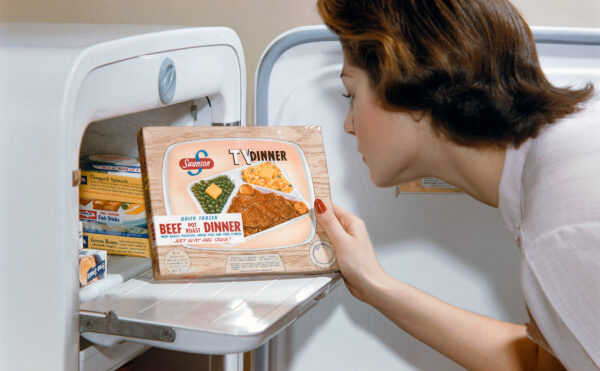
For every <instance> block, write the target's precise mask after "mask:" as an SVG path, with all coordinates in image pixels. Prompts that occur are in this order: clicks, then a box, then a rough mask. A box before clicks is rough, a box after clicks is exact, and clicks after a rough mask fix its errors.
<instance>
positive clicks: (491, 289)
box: [255, 26, 600, 370]
mask: <svg viewBox="0 0 600 371" xmlns="http://www.w3.org/2000/svg"><path fill="white" fill-rule="evenodd" d="M534 33H535V35H536V37H537V38H538V44H539V48H540V54H541V61H542V65H543V66H544V68H546V69H547V72H548V73H549V74H550V79H551V80H552V81H555V82H556V83H558V84H573V83H575V84H582V81H588V80H590V79H591V80H595V81H596V82H597V83H600V80H599V76H598V73H599V71H600V68H599V67H598V66H599V65H600V64H598V60H599V59H600V55H599V54H598V53H599V46H598V44H599V40H600V37H598V33H597V32H596V31H581V32H579V31H577V30H575V31H569V30H564V29H535V31H534ZM342 63H343V55H342V52H341V48H340V46H339V42H338V41H337V38H336V36H335V35H333V34H331V33H330V32H329V31H328V30H327V29H325V28H324V27H322V26H310V27H301V28H298V29H294V30H291V31H289V32H287V33H285V34H283V35H281V36H280V37H279V38H277V39H276V40H275V41H274V42H273V43H271V45H270V46H269V47H268V48H267V50H266V51H265V53H264V54H263V57H262V60H261V64H260V65H259V67H258V70H257V75H256V110H255V115H256V124H257V125H275V126H276V125H281V126H284V125H320V126H322V128H323V136H324V142H325V150H326V156H327V164H328V169H329V176H330V182H331V194H332V199H333V202H335V203H337V204H340V205H341V206H343V207H344V208H346V209H347V210H349V211H351V212H353V213H354V214H356V215H358V216H359V217H361V218H362V219H363V220H364V221H365V222H366V224H367V227H368V229H369V232H370V237H371V239H372V241H373V244H374V246H375V249H376V253H377V255H378V257H379V259H380V261H381V264H382V265H383V266H384V268H385V269H386V271H387V272H388V273H389V274H391V275H392V276H394V277H395V278H397V279H399V280H401V281H404V282H407V283H409V284H411V285H414V286H416V287H418V288H420V289H422V290H424V291H426V292H428V293H431V294H433V295H435V296H437V297H439V298H440V299H442V300H445V301H447V302H449V303H452V304H454V305H457V306H459V307H462V308H465V309H468V310H471V311H475V312H478V313H481V314H484V315H488V316H491V317H494V318H498V319H501V320H506V321H511V322H515V323H524V322H526V320H527V315H526V313H525V307H524V299H523V296H522V293H521V288H520V281H519V263H520V256H519V251H518V248H517V246H516V243H515V242H514V241H513V240H512V239H511V237H510V235H509V234H508V232H507V231H506V230H505V227H504V224H503V221H502V219H501V217H500V215H499V213H498V211H497V210H495V209H493V208H491V207H488V206H486V205H483V204H481V203H479V202H477V201H474V200H473V199H471V198H470V197H468V196H467V195H465V194H400V195H399V196H398V197H396V195H395V190H394V189H391V188H388V189H381V188H377V187H375V186H374V185H373V184H372V183H371V181H370V176H369V171H368V169H367V167H366V165H365V164H364V163H363V162H362V160H361V156H360V154H359V153H358V152H357V151H356V140H355V139H354V137H352V136H350V135H347V134H346V133H344V131H343V127H342V126H343V121H344V119H345V115H346V113H347V110H348V101H347V100H345V99H344V98H343V97H342V94H345V93H346V91H345V89H344V87H343V85H342V84H341V80H340V72H341V68H342ZM271 343H272V348H271V349H272V367H273V368H272V369H274V370H305V369H311V368H315V369H345V370H363V369H419V370H422V369H444V370H452V369H456V370H458V369H460V368H459V367H458V366H456V365H455V364H453V363H452V362H450V361H449V360H447V359H446V358H444V357H443V356H441V355H439V354H438V353H436V352H435V351H432V350H431V349H430V348H428V347H427V346H425V345H423V344H421V343H419V342H418V341H416V340H414V339H412V338H411V337H410V336H408V335H407V334H405V333H404V332H403V331H402V330H400V329H398V328H396V327H395V326H393V324H391V323H390V322H389V321H388V320H387V319H386V318H384V317H383V316H381V315H380V314H379V313H377V312H376V311H375V310H374V309H372V308H370V307H368V306H366V305H364V304H362V303H360V302H358V301H357V300H356V299H354V298H352V297H351V296H350V294H349V293H348V292H347V290H346V289H345V288H343V287H341V288H339V289H338V290H336V291H334V292H332V293H330V294H329V296H328V297H327V298H325V299H324V300H322V301H321V304H320V305H319V306H318V307H316V308H315V309H313V310H312V311H311V312H310V313H308V314H307V315H306V316H304V317H303V318H302V319H301V320H300V321H298V322H297V323H295V324H293V325H292V326H291V327H290V328H288V329H287V330H285V331H284V332H283V333H281V334H280V335H279V336H277V337H276V338H275V339H274V340H273V341H272V342H271ZM290 349H293V351H291V352H290V351H289V350H290ZM348 352H351V353H352V357H348V356H347V354H348Z"/></svg>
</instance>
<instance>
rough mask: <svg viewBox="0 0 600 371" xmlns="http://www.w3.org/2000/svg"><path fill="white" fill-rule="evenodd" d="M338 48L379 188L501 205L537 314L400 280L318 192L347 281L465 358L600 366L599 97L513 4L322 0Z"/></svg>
mask: <svg viewBox="0 0 600 371" xmlns="http://www.w3.org/2000/svg"><path fill="white" fill-rule="evenodd" d="M318 9H319V12H320V14H321V17H322V18H323V20H324V22H325V24H326V25H327V26H328V27H329V28H330V29H331V30H333V31H334V32H335V33H336V34H337V35H338V36H339V37H340V41H341V44H342V47H343V51H344V67H343V70H342V76H341V78H342V81H343V84H344V86H345V87H346V89H347V95H348V98H349V99H350V108H349V113H348V116H347V118H346V121H345V122H344V130H345V131H346V132H347V133H349V134H351V135H355V136H356V138H357V143H358V150H359V151H360V152H361V153H362V155H363V156H364V157H363V158H364V161H365V163H366V164H367V166H368V167H369V170H370V173H371V179H372V181H373V183H374V184H375V185H377V186H379V187H389V186H394V185H397V184H401V183H404V182H407V181H411V180H414V179H418V178H420V177H424V176H434V177H438V178H441V179H443V180H445V181H446V182H448V183H451V184H453V185H455V186H457V187H458V188H460V189H462V190H463V191H464V192H466V193H467V194H469V195H471V196H472V197H474V198H476V199H478V200H479V201H481V202H484V203H486V204H488V205H490V206H492V207H497V208H499V211H500V213H501V215H502V217H503V219H504V221H505V224H506V226H507V228H508V230H509V232H510V233H511V234H512V235H513V237H514V238H515V240H516V241H517V243H518V244H519V247H520V249H521V252H522V264H521V273H522V286H523V291H524V294H525V299H526V305H527V308H528V312H529V314H530V318H531V322H530V323H528V324H527V326H521V325H516V324H510V323H506V322H502V321H498V320H494V319H491V318H486V317H483V316H480V315H478V314H474V313H470V312H468V311H465V310H462V309H460V308H456V307H453V306H451V305H449V304H446V303H444V302H442V301H439V300H437V299H435V298H433V297H431V296H429V295H427V294H425V293H423V292H421V291H419V290H417V289H415V288H413V287H410V286H409V285H406V284H404V283H402V282H398V281H395V280H394V279H393V278H391V277H390V276H389V275H388V274H387V273H386V272H385V271H384V270H383V269H382V267H381V265H380V264H379V262H378V260H377V257H376V255H375V253H374V250H373V247H372V245H371V242H370V239H369V236H368V233H367V230H366V226H365V225H364V223H363V222H362V221H361V220H360V219H359V218H358V217H356V216H354V215H352V214H350V213H348V212H347V211H344V210H343V209H342V208H340V207H338V206H335V207H332V206H331V205H325V204H324V203H323V202H322V201H321V200H317V201H316V202H315V209H316V210H317V219H318V222H319V223H320V224H321V225H322V227H323V228H324V229H325V230H326V232H327V233H328V235H329V236H330V238H331V241H332V244H333V246H334V248H335V252H336V255H337V259H338V264H339V267H340V270H341V273H342V275H343V278H344V281H345V283H346V286H347V287H348V289H349V290H350V292H351V293H352V294H353V295H354V296H355V297H357V298H358V299H359V300H363V301H365V302H367V303H369V304H371V305H372V306H374V307H375V308H377V309H378V310H379V311H381V312H382V313H383V314H384V315H386V316H387V317H388V318H389V319H390V320H392V321H393V322H394V323H396V324H397V325H398V326H399V327H401V328H402V329H404V330H405V331H407V332H408V333H410V334H411V335H413V336H414V337H416V338H418V339H420V340H421V341H423V342H425V343H427V344H428V345H430V346H431V347H433V348H435V349H437V350H438V351H439V352H441V353H443V354H445V355H446V356H447V357H449V358H451V359H453V360H454V361H456V362H458V363H459V364H461V365H462V366H464V367H466V368H468V369H486V370H488V369H495V368H496V369H503V370H505V369H527V370H533V369H536V368H537V369H562V368H563V367H567V368H569V369H574V370H587V369H597V368H599V367H600V105H599V104H598V103H591V101H590V98H591V97H592V95H593V87H592V86H591V85H588V86H586V87H585V88H583V89H571V88H558V87H555V86H553V85H552V84H550V83H549V82H548V81H547V79H546V78H545V76H544V74H543V73H542V71H541V68H540V65H539V61H538V58H537V53H536V49H535V43H534V40H533V37H532V35H531V32H530V30H529V28H528V26H527V24H526V23H525V21H524V20H523V18H522V17H521V16H520V14H519V13H518V11H517V10H516V9H515V8H514V7H513V6H512V5H511V4H510V3H509V2H508V1H506V0H446V1H441V0H395V1H394V0H363V1H357V0H319V1H318Z"/></svg>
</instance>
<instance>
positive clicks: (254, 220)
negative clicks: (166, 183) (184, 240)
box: [188, 161, 314, 241]
mask: <svg viewBox="0 0 600 371" xmlns="http://www.w3.org/2000/svg"><path fill="white" fill-rule="evenodd" d="M188 191H189V193H190V198H191V199H192V200H193V201H194V202H195V203H196V206H197V207H198V210H199V211H200V212H201V213H205V214H221V213H241V214H242V220H243V226H244V237H245V238H246V239H250V238H254V237H257V236H260V235H261V234H263V233H265V232H268V231H269V230H271V229H272V228H282V227H285V226H286V225H289V224H290V223H293V222H295V221H297V220H298V219H299V218H304V217H308V216H309V208H308V201H307V200H306V199H305V198H304V197H303V196H302V195H301V194H300V192H298V191H297V190H296V189H295V188H294V186H293V185H292V184H291V183H290V181H289V180H288V177H287V176H286V174H285V172H284V171H283V170H282V169H281V168H280V167H279V165H277V164H276V163H273V162H270V161H263V162H259V163H256V164H253V165H248V166H246V167H243V168H240V169H234V170H230V171H227V172H224V173H222V174H219V175H216V176H214V177H210V178H207V179H200V180H195V181H193V182H191V183H190V185H189V187H188ZM312 193H313V191H312V190H311V194H312ZM313 235H314V229H312V230H311V233H310V234H309V235H308V236H307V241H308V240H310V239H312V237H313Z"/></svg>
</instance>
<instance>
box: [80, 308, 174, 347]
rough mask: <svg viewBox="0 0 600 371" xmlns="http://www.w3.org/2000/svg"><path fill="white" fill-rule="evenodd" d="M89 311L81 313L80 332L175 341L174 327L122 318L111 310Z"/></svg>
mask: <svg viewBox="0 0 600 371" xmlns="http://www.w3.org/2000/svg"><path fill="white" fill-rule="evenodd" d="M87 313H90V314H86V312H84V311H82V312H80V313H79V333H80V334H81V333H83V332H86V331H89V332H98V333H101V334H109V335H118V336H125V337H132V338H137V339H147V340H157V341H165V342H169V343H172V342H174V341H175V330H174V329H173V328H172V327H167V326H160V325H150V324H146V323H140V322H133V321H127V320H121V319H119V318H118V317H117V315H116V314H115V312H113V311H109V312H108V313H97V312H87ZM92 314H95V315H92ZM98 314H102V315H103V317H98Z"/></svg>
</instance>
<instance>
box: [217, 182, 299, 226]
mask: <svg viewBox="0 0 600 371" xmlns="http://www.w3.org/2000/svg"><path fill="white" fill-rule="evenodd" d="M227 212H228V213H241V214H242V222H243V224H244V237H246V236H250V235H253V234H255V233H258V232H261V231H264V230H266V229H269V228H272V227H274V226H276V225H279V224H281V223H284V222H286V221H288V220H291V219H294V218H296V217H298V216H300V215H304V214H306V213H308V207H307V206H306V204H305V203H304V202H300V201H294V200H289V199H286V198H284V197H282V196H279V195H277V194H275V193H262V192H260V191H257V190H256V189H254V188H252V187H251V186H249V185H247V184H244V185H242V186H241V187H240V190H239V191H238V194H237V195H236V196H235V197H234V198H233V200H231V205H230V206H229V209H228V210H227Z"/></svg>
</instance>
